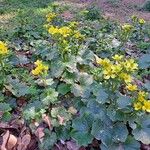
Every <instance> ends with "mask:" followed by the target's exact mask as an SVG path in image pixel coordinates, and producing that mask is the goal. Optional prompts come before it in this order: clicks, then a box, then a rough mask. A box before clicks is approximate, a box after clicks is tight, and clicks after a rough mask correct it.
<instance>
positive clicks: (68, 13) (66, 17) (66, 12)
mask: <svg viewBox="0 0 150 150" xmlns="http://www.w3.org/2000/svg"><path fill="white" fill-rule="evenodd" d="M62 17H63V18H64V19H67V20H70V19H72V18H73V17H74V15H73V14H72V13H71V12H70V11H65V12H64V13H63V14H62Z"/></svg>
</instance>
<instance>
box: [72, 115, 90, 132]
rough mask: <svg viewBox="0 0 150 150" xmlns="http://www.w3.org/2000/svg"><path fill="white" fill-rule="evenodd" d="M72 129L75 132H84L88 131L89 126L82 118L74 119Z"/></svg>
mask: <svg viewBox="0 0 150 150" xmlns="http://www.w3.org/2000/svg"><path fill="white" fill-rule="evenodd" d="M72 127H73V128H74V129H75V130H77V131H81V132H86V131H88V130H89V129H90V127H89V124H88V122H87V120H86V119H85V118H84V116H83V117H80V118H76V119H74V120H73V124H72Z"/></svg>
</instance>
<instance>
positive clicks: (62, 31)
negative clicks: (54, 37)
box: [59, 26, 72, 37]
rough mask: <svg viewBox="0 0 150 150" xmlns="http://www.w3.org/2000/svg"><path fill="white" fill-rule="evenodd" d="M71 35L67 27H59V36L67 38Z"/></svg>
mask: <svg viewBox="0 0 150 150" xmlns="http://www.w3.org/2000/svg"><path fill="white" fill-rule="evenodd" d="M71 33H72V30H71V29H70V28H69V27H67V26H64V27H61V28H60V29H59V34H61V35H62V36H63V37H68V36H69V35H70V34H71Z"/></svg>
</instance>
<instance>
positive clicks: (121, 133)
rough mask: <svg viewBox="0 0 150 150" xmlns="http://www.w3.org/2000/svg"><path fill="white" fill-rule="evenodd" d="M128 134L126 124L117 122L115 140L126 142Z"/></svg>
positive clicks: (113, 135)
mask: <svg viewBox="0 0 150 150" xmlns="http://www.w3.org/2000/svg"><path fill="white" fill-rule="evenodd" d="M127 136H128V130H127V127H126V125H125V124H123V123H119V122H118V123H116V124H115V125H114V126H113V134H112V137H113V141H114V142H125V141H126V139H127Z"/></svg>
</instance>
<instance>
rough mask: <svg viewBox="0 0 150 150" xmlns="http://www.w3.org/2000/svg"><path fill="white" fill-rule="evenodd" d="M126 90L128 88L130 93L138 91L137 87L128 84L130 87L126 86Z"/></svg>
mask: <svg viewBox="0 0 150 150" xmlns="http://www.w3.org/2000/svg"><path fill="white" fill-rule="evenodd" d="M126 88H127V89H128V90H129V91H136V90H137V85H132V84H128V85H127V86H126Z"/></svg>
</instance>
